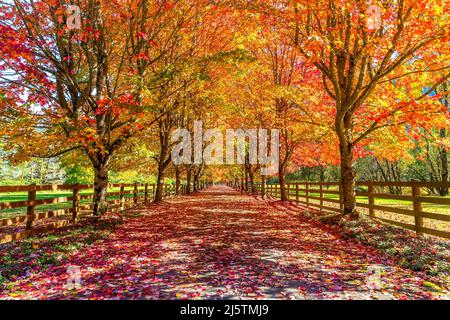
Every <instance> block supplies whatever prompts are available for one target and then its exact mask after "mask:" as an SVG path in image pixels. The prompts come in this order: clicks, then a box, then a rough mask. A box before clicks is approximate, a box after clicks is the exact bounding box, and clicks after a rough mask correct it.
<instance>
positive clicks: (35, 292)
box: [0, 186, 431, 299]
mask: <svg viewBox="0 0 450 320" xmlns="http://www.w3.org/2000/svg"><path fill="white" fill-rule="evenodd" d="M140 213H141V214H143V216H142V217H140V218H135V219H128V220H126V222H125V223H124V225H123V226H120V227H119V228H118V229H117V230H116V232H115V233H114V235H113V236H112V237H111V238H109V239H107V240H104V241H99V242H96V243H95V244H94V245H92V246H91V247H90V248H89V249H86V250H84V251H81V252H77V253H76V254H73V255H71V256H70V257H69V258H68V259H67V260H65V261H63V262H61V263H60V264H59V265H57V266H52V267H50V268H49V269H47V270H44V271H42V272H40V273H37V274H33V275H31V276H29V277H27V278H26V279H23V280H20V281H18V282H17V283H16V284H15V288H17V289H14V290H17V291H14V292H10V293H8V294H7V295H3V296H2V295H0V298H40V299H65V298H71V297H73V298H88V299H89V298H90V299H181V298H189V299H195V298H200V299H254V298H262V299H326V298H333V299H370V298H381V299H391V298H395V299H421V298H430V297H431V296H430V293H427V292H424V291H425V289H424V287H423V286H422V284H421V282H422V281H421V279H420V278H418V277H416V276H415V275H414V273H412V272H408V271H405V270H402V269H399V268H397V267H395V266H393V264H392V263H391V262H390V261H389V260H388V259H386V258H384V257H383V256H381V255H380V254H378V253H377V252H376V251H375V250H372V249H370V248H368V247H364V246H361V245H359V244H356V243H354V242H352V241H350V240H343V239H340V238H339V237H338V236H337V235H334V234H333V233H330V232H329V231H327V229H325V227H323V226H322V225H321V224H318V223H317V224H316V223H313V222H310V221H308V220H306V219H304V218H302V217H301V215H300V213H301V211H300V208H298V207H295V206H294V205H289V204H287V205H286V204H283V203H281V202H279V201H274V200H261V199H256V198H254V197H251V196H246V195H242V194H239V193H238V192H236V191H234V190H232V189H230V188H227V187H222V186H216V187H212V188H210V189H208V190H206V191H203V192H200V193H196V194H193V195H190V196H183V197H178V198H173V199H170V200H168V201H167V202H165V203H163V204H161V205H157V206H155V205H152V206H149V207H148V208H146V209H145V210H142V211H140ZM377 265H378V266H383V270H384V271H382V273H381V276H380V281H379V282H377V281H378V280H376V279H377V278H376V276H369V275H368V270H370V269H374V270H375V274H376V270H377V268H376V267H375V266H377ZM69 266H76V267H79V270H80V272H81V275H80V288H79V289H76V290H72V291H69V290H67V289H66V287H65V285H66V283H67V279H68V274H67V268H68V267H69ZM377 283H378V284H377ZM376 285H379V287H380V288H381V289H380V290H369V289H370V288H372V289H373V288H374V286H376Z"/></svg>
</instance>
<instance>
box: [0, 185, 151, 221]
mask: <svg viewBox="0 0 450 320" xmlns="http://www.w3.org/2000/svg"><path fill="white" fill-rule="evenodd" d="M132 190H133V187H129V188H125V191H132ZM119 191H120V189H119V188H112V189H109V190H108V192H119ZM149 192H150V193H151V190H149ZM92 194H93V192H92V190H80V195H92ZM138 194H139V195H140V196H143V195H144V192H143V191H141V190H139V193H138ZM72 195H73V194H72V192H70V191H69V192H61V191H38V192H37V194H36V199H37V200H41V199H53V198H62V197H71V196H72ZM132 197H133V194H126V195H125V198H132ZM27 199H28V194H27V192H8V193H0V203H2V202H18V201H26V200H27ZM117 199H119V196H118V195H116V196H109V197H108V200H117ZM90 203H92V199H83V200H80V205H87V204H90ZM71 207H72V201H68V202H61V203H55V204H45V205H39V206H36V212H45V211H50V210H61V209H67V208H71ZM26 211H27V208H26V207H19V208H11V209H4V210H0V219H5V218H13V217H17V216H18V215H23V214H25V213H26Z"/></svg>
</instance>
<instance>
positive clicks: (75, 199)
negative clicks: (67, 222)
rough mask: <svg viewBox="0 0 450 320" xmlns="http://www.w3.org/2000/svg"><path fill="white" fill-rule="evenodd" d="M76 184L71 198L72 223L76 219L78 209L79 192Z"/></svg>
mask: <svg viewBox="0 0 450 320" xmlns="http://www.w3.org/2000/svg"><path fill="white" fill-rule="evenodd" d="M77 187H78V186H75V189H73V196H72V197H73V199H72V220H73V223H76V222H77V219H78V209H79V193H80V189H78V188H77Z"/></svg>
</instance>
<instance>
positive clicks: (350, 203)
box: [340, 141, 358, 217]
mask: <svg viewBox="0 0 450 320" xmlns="http://www.w3.org/2000/svg"><path fill="white" fill-rule="evenodd" d="M340 154H341V188H342V198H343V205H344V215H350V216H352V217H357V216H358V214H357V212H356V194H355V177H356V173H355V168H354V162H355V161H354V148H353V145H352V144H351V143H347V142H346V141H341V142H340Z"/></svg>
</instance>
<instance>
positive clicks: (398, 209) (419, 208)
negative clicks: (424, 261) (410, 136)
mask: <svg viewBox="0 0 450 320" xmlns="http://www.w3.org/2000/svg"><path fill="white" fill-rule="evenodd" d="M230 185H231V186H232V187H234V188H236V189H237V190H240V191H243V189H244V188H243V186H242V183H239V182H236V183H232V184H230ZM286 187H287V193H288V196H289V200H290V201H295V202H297V203H300V204H302V205H305V206H306V207H307V208H312V209H316V210H318V211H321V212H341V211H342V208H343V204H342V196H341V192H340V184H339V183H336V182H301V183H289V184H287V185H286ZM389 187H391V188H392V187H395V188H397V190H401V194H390V193H388V192H386V189H387V188H389ZM449 187H450V183H449V182H358V183H357V184H356V190H357V192H356V196H357V203H356V205H357V208H358V209H359V210H360V211H361V212H363V213H364V214H367V215H368V216H370V217H372V218H374V219H377V220H380V221H382V222H385V223H389V224H393V225H396V226H398V227H402V228H405V229H409V230H413V231H416V232H417V233H418V234H420V235H422V234H428V235H433V236H437V237H442V238H447V239H450V198H448V197H436V196H428V195H425V194H423V193H422V190H424V189H427V190H429V189H432V188H449ZM255 189H256V190H257V192H258V193H262V194H264V195H270V196H272V197H275V198H280V185H279V184H267V185H262V184H261V183H256V184H255ZM380 200H381V201H380ZM386 200H394V201H393V205H387V204H383V205H380V204H377V202H383V201H386ZM362 201H364V202H362ZM395 201H398V202H399V203H400V205H399V204H398V203H397V204H396V203H395ZM433 206H435V207H433ZM428 207H431V210H432V211H427V210H428V209H429V208H428ZM436 207H439V208H438V209H439V210H437V209H436ZM433 211H439V212H433ZM386 215H387V216H388V217H386ZM394 217H395V218H396V219H394ZM397 217H400V219H397ZM402 217H409V218H410V219H407V218H402ZM424 219H426V221H430V220H432V221H435V222H438V223H439V224H442V225H443V227H442V228H439V230H438V229H437V228H433V227H429V226H425V225H424ZM406 220H411V221H406ZM428 224H429V225H433V223H428ZM428 224H427V225H428Z"/></svg>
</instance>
